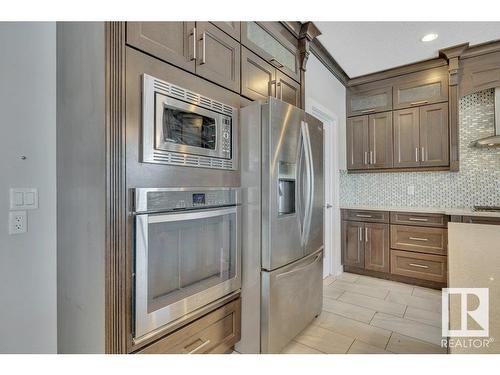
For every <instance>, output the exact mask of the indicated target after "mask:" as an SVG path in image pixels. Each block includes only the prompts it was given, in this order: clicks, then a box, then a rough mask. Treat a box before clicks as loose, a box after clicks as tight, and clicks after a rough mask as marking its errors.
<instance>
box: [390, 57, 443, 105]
mask: <svg viewBox="0 0 500 375" xmlns="http://www.w3.org/2000/svg"><path fill="white" fill-rule="evenodd" d="M393 90H394V109H399V108H408V107H413V106H419V105H425V104H432V103H438V102H445V101H447V100H448V68H447V67H446V66H444V67H440V68H435V69H429V70H424V71H422V72H417V73H412V74H407V75H404V76H402V77H398V78H397V79H395V81H394V84H393Z"/></svg>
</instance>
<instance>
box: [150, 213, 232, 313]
mask: <svg viewBox="0 0 500 375" xmlns="http://www.w3.org/2000/svg"><path fill="white" fill-rule="evenodd" d="M235 226H236V213H229V214H223V215H221V216H216V217H211V218H203V219H202V218H200V219H196V218H194V219H188V220H180V221H172V222H161V223H154V224H153V223H152V224H149V228H148V240H149V245H148V260H147V263H148V312H152V311H155V310H158V309H161V308H163V307H165V306H168V305H170V304H173V303H175V302H178V301H181V300H183V299H185V298H187V297H189V296H192V295H194V294H196V293H200V292H203V291H205V290H207V289H208V288H210V287H212V286H215V285H218V284H220V283H222V282H224V281H226V280H229V279H232V278H234V277H235V275H236V237H235V233H236V232H235V228H236V227H235Z"/></svg>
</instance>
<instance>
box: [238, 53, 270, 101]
mask: <svg viewBox="0 0 500 375" xmlns="http://www.w3.org/2000/svg"><path fill="white" fill-rule="evenodd" d="M275 83H276V68H274V66H272V65H271V64H269V63H267V62H266V61H265V60H264V59H261V58H260V57H259V56H257V55H256V54H255V53H253V52H251V51H249V50H248V49H246V48H245V47H241V95H243V96H246V97H247V98H250V99H253V100H265V99H266V98H267V97H268V96H275V94H276V93H275V87H276V86H275Z"/></svg>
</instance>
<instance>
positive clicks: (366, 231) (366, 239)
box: [365, 227, 368, 242]
mask: <svg viewBox="0 0 500 375" xmlns="http://www.w3.org/2000/svg"><path fill="white" fill-rule="evenodd" d="M365 242H368V228H367V227H365Z"/></svg>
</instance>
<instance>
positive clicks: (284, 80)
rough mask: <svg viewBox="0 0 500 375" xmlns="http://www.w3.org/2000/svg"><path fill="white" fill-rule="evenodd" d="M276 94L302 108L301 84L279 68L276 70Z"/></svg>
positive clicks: (279, 97)
mask: <svg viewBox="0 0 500 375" xmlns="http://www.w3.org/2000/svg"><path fill="white" fill-rule="evenodd" d="M276 96H277V97H278V99H280V100H283V101H284V102H286V103H289V104H292V105H294V106H296V107H299V108H300V85H299V84H298V83H297V82H295V81H294V80H293V79H291V78H289V77H288V76H286V75H285V74H283V73H281V72H280V71H279V70H276Z"/></svg>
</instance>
